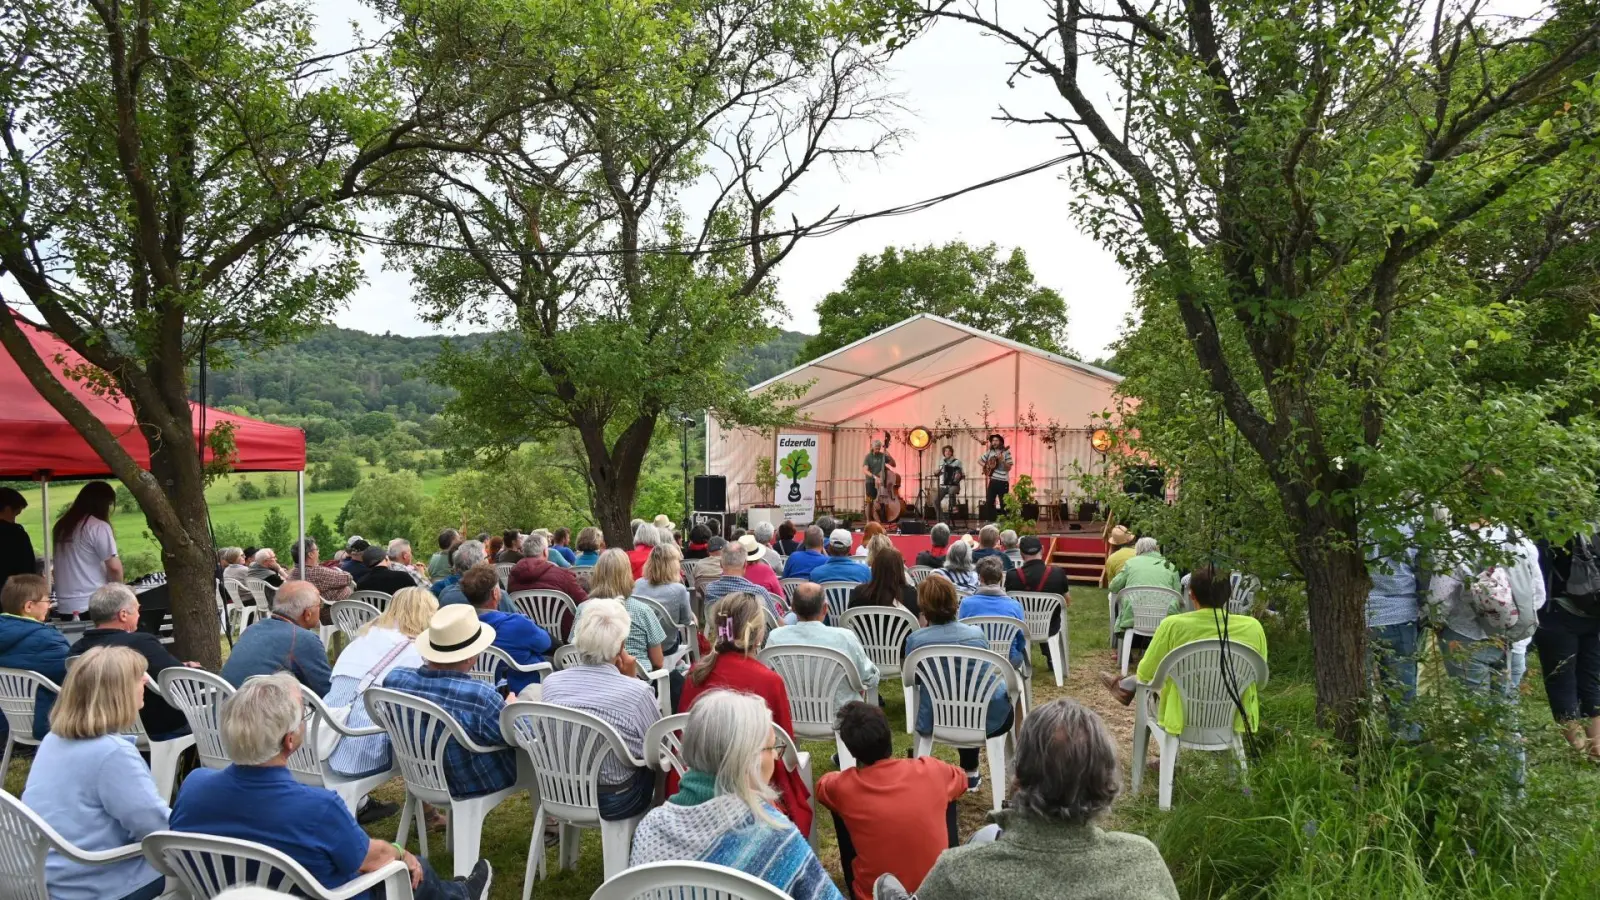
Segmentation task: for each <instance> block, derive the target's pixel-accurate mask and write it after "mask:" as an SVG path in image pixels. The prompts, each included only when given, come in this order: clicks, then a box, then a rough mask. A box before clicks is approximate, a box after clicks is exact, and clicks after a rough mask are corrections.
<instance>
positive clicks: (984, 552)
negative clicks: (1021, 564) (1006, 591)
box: [972, 525, 1016, 572]
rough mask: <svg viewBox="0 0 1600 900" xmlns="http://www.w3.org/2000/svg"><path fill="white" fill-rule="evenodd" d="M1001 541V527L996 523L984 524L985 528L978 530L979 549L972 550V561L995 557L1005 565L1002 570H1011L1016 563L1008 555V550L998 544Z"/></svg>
mask: <svg viewBox="0 0 1600 900" xmlns="http://www.w3.org/2000/svg"><path fill="white" fill-rule="evenodd" d="M999 543H1000V528H999V527H998V526H995V525H985V526H983V530H982V531H979V532H978V549H976V550H974V551H972V561H973V562H975V563H976V562H983V561H984V560H985V559H988V558H990V557H995V558H997V559H999V560H1000V564H1001V565H1002V566H1004V568H1003V569H1002V570H1001V571H1002V572H1009V571H1011V570H1012V568H1014V567H1015V566H1016V563H1013V562H1012V561H1011V557H1009V556H1007V555H1006V551H1004V550H1002V549H1000V548H999V547H998V546H996V545H997V544H999Z"/></svg>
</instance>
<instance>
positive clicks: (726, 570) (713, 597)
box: [696, 541, 785, 619]
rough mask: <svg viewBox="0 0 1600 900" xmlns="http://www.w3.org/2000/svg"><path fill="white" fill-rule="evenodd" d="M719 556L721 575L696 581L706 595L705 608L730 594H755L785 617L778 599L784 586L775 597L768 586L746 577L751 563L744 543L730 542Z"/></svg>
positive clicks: (777, 613) (780, 615)
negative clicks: (709, 579)
mask: <svg viewBox="0 0 1600 900" xmlns="http://www.w3.org/2000/svg"><path fill="white" fill-rule="evenodd" d="M719 558H720V560H721V562H722V574H721V576H720V577H718V578H717V579H716V580H714V581H710V582H698V581H697V582H696V583H697V584H699V585H700V592H701V593H702V594H704V595H705V608H706V609H707V610H710V609H711V607H712V606H713V605H714V604H715V603H716V602H717V601H718V600H721V599H722V598H723V597H726V596H728V595H729V594H753V595H754V596H756V597H760V598H762V599H763V600H764V601H765V602H766V604H767V608H769V609H771V610H773V612H774V614H775V615H777V616H778V618H780V619H781V618H783V615H784V612H785V610H784V609H783V605H782V603H781V602H780V601H779V600H778V598H779V597H782V587H781V586H780V587H779V592H780V593H779V594H778V595H777V597H774V596H773V594H772V593H771V592H770V591H768V590H767V589H766V588H764V587H762V586H761V585H759V584H756V583H755V582H754V581H751V580H750V579H748V578H746V577H745V569H746V567H747V566H748V565H749V554H748V553H747V552H746V551H745V549H744V545H743V544H740V543H739V542H737V541H735V542H733V543H730V544H728V545H727V546H725V547H723V548H722V553H721V554H720V556H719ZM707 615H710V613H709V612H707Z"/></svg>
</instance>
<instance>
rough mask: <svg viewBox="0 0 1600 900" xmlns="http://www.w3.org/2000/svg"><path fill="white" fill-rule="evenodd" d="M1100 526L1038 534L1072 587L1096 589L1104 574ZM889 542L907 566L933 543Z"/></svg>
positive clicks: (903, 537)
mask: <svg viewBox="0 0 1600 900" xmlns="http://www.w3.org/2000/svg"><path fill="white" fill-rule="evenodd" d="M1100 528H1101V523H1099V522H1089V523H1084V527H1083V530H1082V531H1066V532H1056V533H1046V534H1037V535H1035V537H1037V538H1038V539H1039V540H1041V541H1043V542H1044V558H1045V559H1047V560H1049V561H1050V564H1051V565H1053V566H1057V567H1059V568H1062V569H1066V570H1067V577H1068V578H1069V579H1071V580H1072V583H1073V584H1084V585H1098V584H1099V583H1100V574H1101V573H1102V572H1103V571H1104V570H1105V560H1106V550H1107V547H1106V542H1105V539H1104V538H1102V537H1101V536H1100ZM853 534H854V536H855V541H854V544H853V545H852V547H851V549H852V550H854V549H855V548H857V547H860V546H861V532H859V531H856V532H853ZM888 537H889V540H890V541H891V542H893V544H894V545H895V548H896V549H898V550H899V551H900V555H901V556H904V557H905V559H906V565H908V566H909V565H911V564H912V561H913V560H915V559H916V558H917V554H919V553H921V552H923V551H924V550H928V549H931V548H932V547H933V539H932V538H930V537H928V536H927V535H925V534H890V535H889V536H888Z"/></svg>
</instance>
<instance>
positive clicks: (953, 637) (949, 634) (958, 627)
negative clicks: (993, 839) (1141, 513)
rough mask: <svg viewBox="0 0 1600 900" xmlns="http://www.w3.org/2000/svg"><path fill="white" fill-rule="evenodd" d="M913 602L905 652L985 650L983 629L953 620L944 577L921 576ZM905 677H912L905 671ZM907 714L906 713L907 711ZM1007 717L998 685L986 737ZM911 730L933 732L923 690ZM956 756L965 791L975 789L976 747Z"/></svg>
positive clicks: (1001, 730)
mask: <svg viewBox="0 0 1600 900" xmlns="http://www.w3.org/2000/svg"><path fill="white" fill-rule="evenodd" d="M917 604H918V605H919V606H920V607H921V608H922V627H921V628H918V629H917V630H916V631H913V632H911V634H909V635H907V636H906V654H907V655H910V654H911V652H912V651H914V650H918V649H920V648H922V647H926V646H929V645H931V644H956V645H959V646H962V647H977V648H978V649H980V650H988V649H989V640H988V638H986V637H984V635H983V629H981V628H979V627H978V626H976V625H965V624H963V623H961V622H958V621H956V613H957V610H958V609H959V605H958V600H957V596H956V589H955V585H953V584H951V583H950V582H949V581H948V580H946V579H943V578H924V579H922V583H921V584H919V585H917ZM905 677H907V678H910V677H912V676H911V675H910V674H907V675H906V676H905ZM907 715H910V711H909V710H908V711H907ZM1011 716H1012V713H1011V697H1010V695H1009V694H1008V693H1007V692H1006V689H1005V686H1004V685H1001V686H1000V689H999V690H998V691H996V692H995V695H994V697H992V698H990V700H989V708H988V709H987V710H985V720H984V725H985V734H987V735H988V736H989V737H996V736H998V735H1002V734H1005V733H1006V731H1008V730H1009V729H1010V728H1011ZM913 730H915V731H916V733H917V734H921V735H929V734H933V700H932V698H930V697H929V696H928V692H927V691H922V692H920V694H919V698H918V704H917V711H916V721H915V727H914V729H913ZM956 755H957V756H958V757H959V758H960V760H961V768H962V770H963V771H965V772H966V773H967V790H968V792H971V791H976V790H977V789H978V788H979V787H981V786H982V784H983V775H982V773H981V772H979V771H978V748H976V747H973V748H970V749H958V750H957V751H956Z"/></svg>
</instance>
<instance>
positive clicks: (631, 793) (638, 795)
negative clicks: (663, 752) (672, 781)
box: [600, 769, 656, 822]
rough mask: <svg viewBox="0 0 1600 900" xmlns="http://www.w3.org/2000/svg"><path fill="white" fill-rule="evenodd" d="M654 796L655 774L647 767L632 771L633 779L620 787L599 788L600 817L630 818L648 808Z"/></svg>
mask: <svg viewBox="0 0 1600 900" xmlns="http://www.w3.org/2000/svg"><path fill="white" fill-rule="evenodd" d="M655 796H656V776H655V773H654V772H652V771H650V770H649V769H640V770H638V771H636V772H634V773H633V780H632V781H629V782H628V783H627V784H625V785H623V786H622V787H621V788H618V789H616V790H614V791H613V790H611V789H609V788H607V787H605V786H604V785H602V786H601V788H600V818H602V819H604V820H605V821H607V822H616V821H618V820H620V819H631V818H633V817H634V816H637V815H639V814H640V813H643V812H645V811H646V810H648V809H649V808H650V801H652V800H654V799H655Z"/></svg>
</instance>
